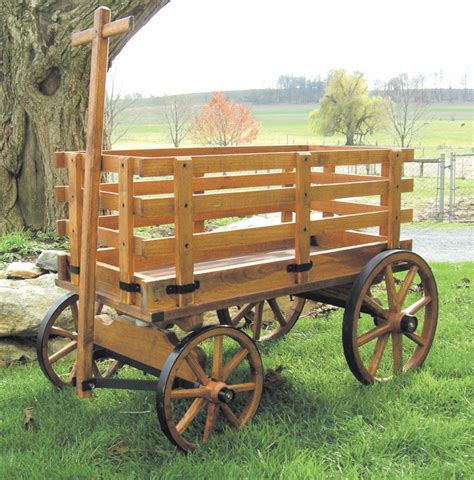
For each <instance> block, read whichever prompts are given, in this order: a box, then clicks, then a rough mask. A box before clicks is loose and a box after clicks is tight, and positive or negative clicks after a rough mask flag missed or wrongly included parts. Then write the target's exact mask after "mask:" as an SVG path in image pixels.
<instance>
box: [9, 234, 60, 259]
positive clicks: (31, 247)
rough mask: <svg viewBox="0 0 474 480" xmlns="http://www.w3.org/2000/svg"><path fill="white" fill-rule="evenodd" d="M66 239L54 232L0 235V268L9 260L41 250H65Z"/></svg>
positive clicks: (30, 255)
mask: <svg viewBox="0 0 474 480" xmlns="http://www.w3.org/2000/svg"><path fill="white" fill-rule="evenodd" d="M67 248H68V243H67V239H66V238H65V237H59V236H58V235H56V233H55V232H32V231H24V232H16V233H10V234H8V235H4V236H1V237H0V268H1V267H2V266H3V265H4V264H5V263H9V262H14V261H18V260H22V259H25V258H26V259H28V258H30V257H33V256H36V255H38V254H39V253H41V251H42V250H51V249H57V250H65V249H67Z"/></svg>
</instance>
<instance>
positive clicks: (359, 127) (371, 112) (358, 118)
mask: <svg viewBox="0 0 474 480" xmlns="http://www.w3.org/2000/svg"><path fill="white" fill-rule="evenodd" d="M382 103H383V102H382V99H381V98H379V97H370V96H369V93H368V88H367V84H366V82H365V79H364V75H363V74H362V73H360V72H355V73H354V75H349V74H348V73H347V72H346V71H345V70H343V69H339V70H335V71H334V72H332V73H331V74H330V76H329V81H328V86H327V88H326V91H325V93H324V97H323V99H322V100H321V103H320V104H319V108H318V109H316V110H313V111H312V112H311V113H310V115H309V122H310V126H311V128H312V129H313V130H314V131H315V132H317V133H320V134H322V135H325V136H331V135H334V134H336V133H340V134H342V135H345V137H346V145H355V144H360V143H362V141H363V140H364V138H365V137H366V136H367V135H369V134H371V133H372V132H373V131H374V130H375V128H376V127H377V126H378V125H379V124H380V122H381V121H382V118H383V109H382Z"/></svg>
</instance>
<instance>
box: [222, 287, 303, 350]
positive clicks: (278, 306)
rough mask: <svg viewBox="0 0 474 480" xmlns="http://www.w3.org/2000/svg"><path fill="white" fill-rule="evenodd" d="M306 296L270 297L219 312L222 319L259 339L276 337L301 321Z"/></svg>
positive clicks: (223, 322)
mask: <svg viewBox="0 0 474 480" xmlns="http://www.w3.org/2000/svg"><path fill="white" fill-rule="evenodd" d="M304 304H305V299H304V298H297V297H290V296H285V297H279V298H269V299H267V300H265V301H264V302H256V303H247V304H245V305H240V306H236V307H231V308H224V309H222V310H218V311H217V316H218V318H219V322H220V323H221V324H223V325H231V326H233V327H237V328H240V329H242V330H244V331H245V332H246V333H248V334H249V335H250V336H251V337H252V338H253V339H254V340H255V341H265V340H274V339H276V338H279V337H281V336H283V335H285V334H286V333H288V332H289V331H290V330H291V329H292V328H293V326H294V324H295V323H296V321H297V320H298V318H299V316H300V314H301V312H302V310H303V307H304Z"/></svg>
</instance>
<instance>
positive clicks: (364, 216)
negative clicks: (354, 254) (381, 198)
mask: <svg viewBox="0 0 474 480" xmlns="http://www.w3.org/2000/svg"><path fill="white" fill-rule="evenodd" d="M388 218H389V212H388V210H386V211H384V212H372V213H356V214H354V215H344V216H342V217H328V218H321V219H318V220H313V221H312V222H311V234H312V235H316V238H317V236H318V235H317V234H318V232H337V231H343V230H353V229H361V228H369V227H378V226H379V225H382V224H384V223H386V222H387V220H388ZM412 218H413V210H411V209H405V210H402V211H401V213H400V219H401V221H402V222H410V221H411V219H412Z"/></svg>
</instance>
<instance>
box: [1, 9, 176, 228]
mask: <svg viewBox="0 0 474 480" xmlns="http://www.w3.org/2000/svg"><path fill="white" fill-rule="evenodd" d="M99 3H100V4H103V5H105V6H108V7H110V8H111V9H112V14H113V19H116V18H120V17H123V16H126V15H133V16H134V17H135V32H136V31H137V30H138V29H140V27H141V26H143V25H144V24H145V23H146V22H147V21H148V20H149V19H150V18H151V17H152V16H153V15H154V14H155V13H156V12H158V10H160V8H162V7H163V6H164V5H166V3H168V0H152V1H147V2H144V1H142V0H127V1H123V0H102V1H101V2H98V1H97V0H38V1H35V2H17V1H12V0H0V45H2V48H1V49H0V186H1V188H0V234H3V233H6V232H8V231H14V230H21V229H22V228H24V227H29V228H34V229H44V228H53V227H54V224H55V220H56V217H57V210H58V209H57V206H56V203H55V200H54V193H53V187H54V185H56V184H57V183H63V182H64V180H65V177H66V173H65V172H62V173H59V172H57V171H56V169H55V168H54V162H53V152H54V151H55V150H81V149H84V147H85V130H84V129H85V112H86V108H87V100H88V85H89V71H90V52H91V50H90V48H88V47H85V46H84V47H79V48H72V47H71V46H70V35H71V33H72V32H73V31H79V30H84V29H86V28H89V27H90V26H91V25H92V21H93V18H92V16H93V11H94V9H95V8H96V7H98V6H99ZM132 35H133V32H132V33H130V34H128V35H121V36H116V37H113V39H111V42H110V58H111V59H113V58H114V57H115V56H116V55H117V54H118V53H119V52H120V50H121V49H122V48H123V46H124V45H125V43H126V42H127V40H128V39H129V38H130V37H131V36H132Z"/></svg>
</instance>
